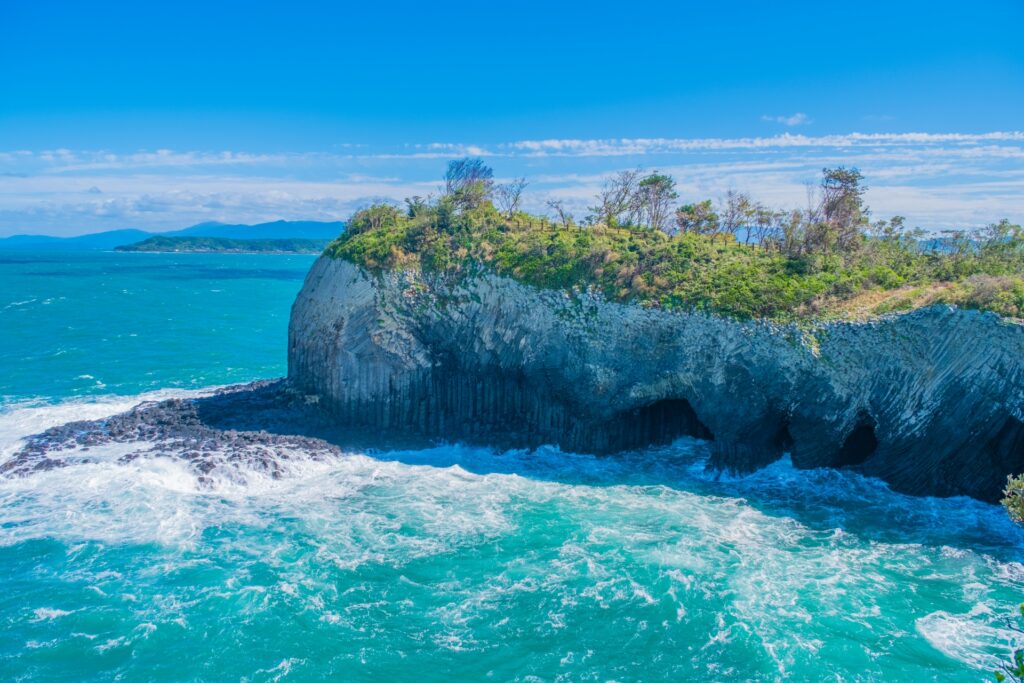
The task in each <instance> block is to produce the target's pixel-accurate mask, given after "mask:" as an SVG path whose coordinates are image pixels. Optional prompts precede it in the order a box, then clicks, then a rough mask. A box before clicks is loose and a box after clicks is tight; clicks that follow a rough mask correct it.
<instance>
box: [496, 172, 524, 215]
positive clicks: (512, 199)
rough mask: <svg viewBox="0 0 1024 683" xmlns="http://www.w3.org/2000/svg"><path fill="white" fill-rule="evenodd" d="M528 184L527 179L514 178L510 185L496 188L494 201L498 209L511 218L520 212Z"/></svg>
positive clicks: (505, 184) (506, 184)
mask: <svg viewBox="0 0 1024 683" xmlns="http://www.w3.org/2000/svg"><path fill="white" fill-rule="evenodd" d="M528 184H529V183H527V182H526V178H513V179H512V180H511V181H510V182H508V183H504V184H502V185H498V186H496V187H495V188H494V200H495V202H496V203H497V204H498V209H499V210H500V211H501V212H502V213H503V214H505V215H506V216H508V217H509V218H511V217H512V214H514V213H515V212H516V211H518V210H519V203H520V201H522V198H523V190H525V189H526V186H527V185H528Z"/></svg>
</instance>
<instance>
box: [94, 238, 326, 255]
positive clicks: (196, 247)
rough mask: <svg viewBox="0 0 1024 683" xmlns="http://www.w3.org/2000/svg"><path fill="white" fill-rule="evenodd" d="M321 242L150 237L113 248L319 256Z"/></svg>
mask: <svg viewBox="0 0 1024 683" xmlns="http://www.w3.org/2000/svg"><path fill="white" fill-rule="evenodd" d="M327 243H328V240H324V239H300V238H280V239H231V238H227V237H163V236H157V237H150V238H149V239H145V240H142V241H141V242H135V243H134V244H126V245H121V246H118V247H115V248H114V250H115V251H122V252H151V253H152V252H158V253H191V254H319V253H321V252H322V251H323V250H324V247H326V246H327Z"/></svg>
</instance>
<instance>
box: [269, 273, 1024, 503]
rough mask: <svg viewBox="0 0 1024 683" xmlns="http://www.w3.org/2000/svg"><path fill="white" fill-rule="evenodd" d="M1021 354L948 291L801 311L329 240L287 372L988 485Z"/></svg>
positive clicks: (398, 418) (588, 429)
mask: <svg viewBox="0 0 1024 683" xmlns="http://www.w3.org/2000/svg"><path fill="white" fill-rule="evenodd" d="M1022 360H1024V327H1022V326H1021V325H1019V324H1017V323H1015V322H1011V321H1006V320H1003V319H1001V318H999V317H998V316H996V315H994V314H991V313H982V312H977V311H968V310H958V309H955V308H953V307H949V306H933V307H930V308H926V309H920V310H916V311H913V312H910V313H905V314H901V315H892V316H888V317H883V318H880V319H876V320H873V321H870V322H864V323H848V322H842V323H828V324H824V323H823V324H818V325H814V326H812V327H810V328H809V329H801V328H798V327H796V326H791V325H790V326H787V325H778V324H773V323H769V322H764V321H752V322H741V321H736V320H731V319H726V318H721V317H716V316H713V315H705V314H699V313H674V312H666V311H660V310H657V309H650V308H644V307H641V306H636V305H628V304H620V303H614V302H609V301H606V300H604V299H603V298H602V297H601V296H598V295H595V294H591V293H588V292H574V293H568V292H559V291H548V290H538V289H535V288H532V287H528V286H525V285H522V284H520V283H518V282H515V281H514V280H511V279H508V278H502V277H498V276H495V275H493V274H488V273H485V272H481V273H477V274H472V275H468V276H465V277H461V278H458V279H449V278H444V277H440V276H425V275H422V274H419V273H415V272H384V273H382V274H379V275H378V274H369V273H367V272H365V271H364V270H362V269H361V268H359V267H358V266H356V265H354V264H352V263H349V262H346V261H344V260H336V259H331V258H329V257H322V258H321V259H320V260H319V261H318V262H317V263H316V264H315V265H314V267H313V269H312V270H311V271H310V273H309V275H308V277H307V279H306V282H305V285H304V287H303V289H302V291H301V293H300V294H299V296H298V297H297V299H296V301H295V304H294V306H293V308H292V317H291V324H290V330H289V353H288V377H289V381H290V383H291V386H292V387H293V389H294V390H296V391H298V392H299V393H300V394H305V395H307V397H308V399H307V400H310V401H318V402H319V405H320V407H321V408H323V409H324V410H325V411H326V412H327V413H329V414H330V415H331V416H332V419H333V420H334V421H335V423H336V424H337V425H353V426H355V425H359V426H368V427H373V428H375V429H378V430H382V431H384V432H388V433H391V432H394V433H398V432H407V433H415V434H420V435H425V436H430V437H441V438H447V439H461V440H466V441H476V442H486V443H489V444H492V445H501V446H528V447H529V446H537V445H540V444H542V443H555V444H558V445H560V446H561V447H562V448H563V449H566V450H573V451H582V452H591V453H609V452H613V451H619V450H624V449H631V448H636V447H642V446H646V445H649V444H657V443H665V442H667V441H671V440H672V439H674V438H676V437H678V436H681V435H684V434H688V435H694V436H700V437H703V438H707V439H713V441H712V452H713V456H712V458H711V461H710V466H712V467H715V468H720V469H726V470H731V471H735V472H748V471H751V470H754V469H757V468H759V467H762V466H764V465H766V464H768V463H770V462H772V461H774V460H776V459H777V458H779V457H780V456H781V455H782V454H783V453H785V452H788V453H790V455H791V458H792V461H793V464H794V465H795V466H796V467H800V468H812V467H855V468H857V469H858V470H860V471H862V472H864V473H865V474H868V475H873V476H877V477H881V478H882V479H884V480H885V481H887V482H889V483H890V484H891V485H892V486H893V487H894V488H895V489H898V490H900V491H904V492H908V493H916V494H924V495H939V496H949V495H969V496H973V497H976V498H980V499H983V500H989V501H991V500H996V499H998V497H999V495H1000V491H1001V489H1002V487H1003V485H1004V483H1005V480H1006V476H1007V475H1008V474H1009V473H1016V472H1020V471H1022V470H1024V412H1022V409H1024V374H1022V369H1024V363H1022Z"/></svg>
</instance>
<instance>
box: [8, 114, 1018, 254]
mask: <svg viewBox="0 0 1024 683" xmlns="http://www.w3.org/2000/svg"><path fill="white" fill-rule="evenodd" d="M461 156H481V157H484V158H485V159H488V160H489V163H490V164H491V165H492V166H494V168H495V171H496V173H497V174H498V175H499V176H501V177H512V176H526V177H527V179H528V180H529V181H530V183H531V185H530V186H529V187H528V189H527V207H528V208H530V209H532V210H538V211H540V210H542V207H543V206H544V205H545V202H546V201H547V200H549V199H552V198H559V199H562V200H564V201H565V202H566V203H567V204H568V205H569V206H571V207H572V208H573V209H574V210H575V211H576V212H578V213H582V212H585V211H586V207H587V206H588V204H590V203H592V202H591V198H592V197H593V195H594V194H595V193H596V192H597V190H598V189H599V188H600V186H601V184H602V183H603V182H604V179H605V178H607V176H608V175H610V174H612V173H614V172H616V171H619V170H622V169H625V168H632V167H636V166H642V167H645V168H649V169H658V170H660V171H662V172H667V173H670V174H672V175H673V176H674V177H675V178H676V180H677V182H678V184H679V190H680V194H681V198H682V199H683V200H687V201H689V200H697V199H703V198H709V197H710V198H716V197H719V196H721V195H723V194H724V193H725V192H726V191H727V190H729V189H738V190H743V191H747V192H749V193H751V194H752V195H753V196H754V197H755V198H757V199H760V200H761V201H764V202H766V203H768V204H771V205H775V206H779V207H799V206H802V205H803V204H804V203H805V202H806V186H807V184H808V183H813V182H815V180H816V179H817V176H818V174H820V171H821V168H822V167H824V166H836V165H846V166H856V167H858V168H860V169H861V171H862V172H863V173H864V175H865V177H866V179H867V183H868V186H869V190H868V194H867V199H868V203H869V205H871V206H872V208H873V209H874V211H875V215H876V216H880V217H887V216H889V215H893V214H900V215H904V216H906V217H907V219H908V222H910V223H911V224H912V225H920V226H921V227H924V228H926V229H943V228H950V227H958V226H974V225H980V224H984V223H987V222H991V221H994V220H997V219H999V218H1002V217H1007V218H1010V219H1011V220H1016V221H1021V220H1024V132H1020V131H998V132H990V133H945V134H936V133H890V134H862V133H850V134H845V135H824V136H807V135H797V134H790V133H786V134H782V135H776V136H771V137H754V138H608V139H541V140H518V141H511V142H497V143H490V144H459V143H420V144H408V145H399V146H393V147H390V148H384V147H377V148H375V147H371V146H362V145H352V144H344V145H332V146H331V147H329V148H327V149H326V150H324V151H297V152H273V153H269V152H268V153H259V152H241V151H214V152H211V151H175V150H166V149H161V150H153V151H147V150H141V151H133V152H129V153H117V152H110V151H103V150H69V149H57V150H43V151H32V150H14V151H7V152H0V236H3V235H10V234H15V233H47V234H58V235H72V234H81V233H85V232H94V231H97V230H106V229H115V228H127V227H134V228H142V229H148V230H164V229H172V228H178V227H183V226H185V225H188V224H192V223H196V222H201V221H208V220H220V221H224V222H231V223H234V222H241V223H246V222H261V221H266V220H276V219H281V218H283V219H292V220H299V219H308V220H338V219H344V218H345V217H346V216H347V215H348V214H350V213H351V212H352V211H353V210H355V209H357V208H359V207H360V206H362V205H364V204H366V203H369V202H371V201H374V200H379V199H384V198H386V199H392V200H401V199H402V198H403V197H406V196H411V195H414V194H419V195H426V194H429V193H431V192H436V191H437V189H438V188H439V186H440V182H441V181H440V179H441V175H442V174H443V170H444V162H445V160H447V159H451V158H456V157H461Z"/></svg>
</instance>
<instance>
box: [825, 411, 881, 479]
mask: <svg viewBox="0 0 1024 683" xmlns="http://www.w3.org/2000/svg"><path fill="white" fill-rule="evenodd" d="M876 448H878V437H877V436H875V420H874V418H872V417H871V416H870V415H868V414H867V413H866V412H864V411H863V410H862V411H860V412H859V413H858V414H857V421H856V423H855V424H854V427H853V429H852V430H851V431H850V433H849V434H847V435H846V438H845V439H844V440H843V445H842V446H841V447H840V448H839V453H838V454H837V455H836V460H835V463H834V464H833V467H854V466H856V465H860V464H862V463H864V462H865V461H866V460H867V459H868V458H870V457H871V455H872V454H873V453H874V452H875V449H876Z"/></svg>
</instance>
